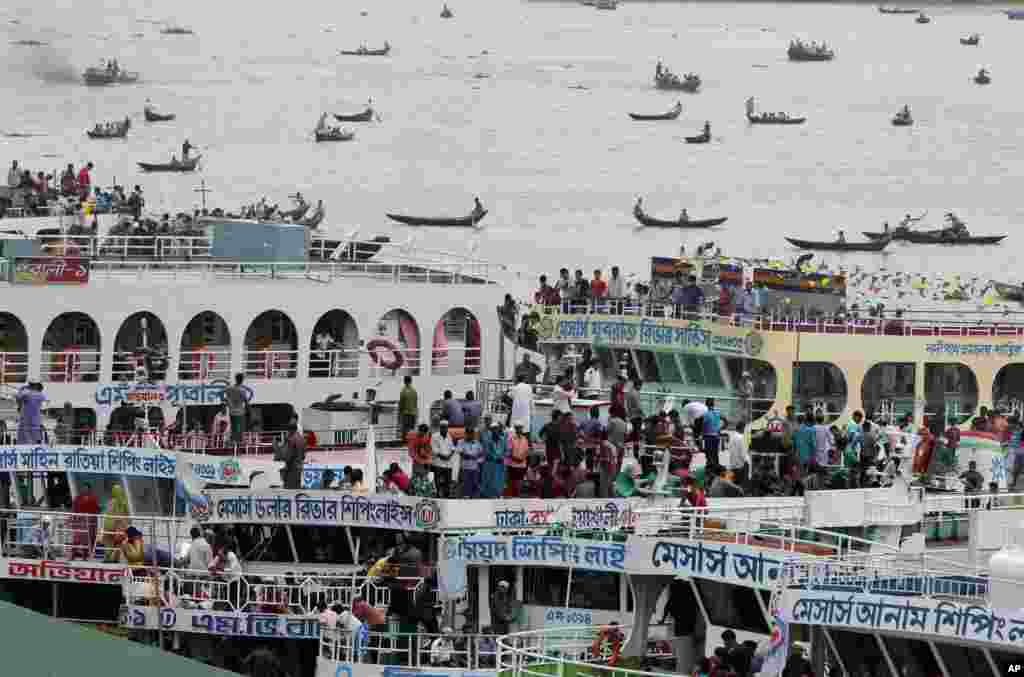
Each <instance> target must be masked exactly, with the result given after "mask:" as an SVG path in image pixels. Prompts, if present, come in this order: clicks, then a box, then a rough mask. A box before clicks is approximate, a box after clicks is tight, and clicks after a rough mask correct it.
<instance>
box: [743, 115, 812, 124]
mask: <svg viewBox="0 0 1024 677" xmlns="http://www.w3.org/2000/svg"><path fill="white" fill-rule="evenodd" d="M747 121H748V122H749V123H750V124H752V125H802V124H803V123H805V122H807V118H806V117H790V116H789V115H788V114H786V113H782V114H781V115H777V114H775V113H761V114H759V115H750V114H749V113H748V114H747Z"/></svg>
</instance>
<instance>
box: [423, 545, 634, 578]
mask: <svg viewBox="0 0 1024 677" xmlns="http://www.w3.org/2000/svg"><path fill="white" fill-rule="evenodd" d="M443 552H444V555H445V558H446V559H449V560H463V561H466V562H470V563H481V564H484V563H487V564H494V563H506V562H516V563H526V562H529V563H533V564H537V565H541V566H571V567H573V568H577V569H590V570H594V571H613V572H617V571H625V564H626V546H625V544H623V543H608V542H596V543H595V542H593V541H572V540H567V539H562V538H560V537H557V536H512V537H507V536H504V537H488V536H465V537H455V538H448V539H445V543H444V549H443Z"/></svg>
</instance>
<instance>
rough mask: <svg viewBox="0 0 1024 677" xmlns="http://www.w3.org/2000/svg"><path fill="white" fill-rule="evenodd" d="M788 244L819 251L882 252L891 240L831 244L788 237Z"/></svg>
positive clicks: (834, 242) (833, 242) (836, 242)
mask: <svg viewBox="0 0 1024 677" xmlns="http://www.w3.org/2000/svg"><path fill="white" fill-rule="evenodd" d="M786 242H788V243H790V244H791V245H793V246H794V247H799V248H800V249H819V250H822V251H839V252H880V251H882V250H883V249H885V248H886V247H887V246H888V245H889V242H891V239H890V238H885V239H882V240H874V241H871V242H840V241H837V240H833V241H831V242H815V241H814V240H801V239H799V238H795V237H787V238H786Z"/></svg>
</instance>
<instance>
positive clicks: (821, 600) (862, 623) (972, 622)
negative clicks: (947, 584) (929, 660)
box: [784, 592, 1024, 649]
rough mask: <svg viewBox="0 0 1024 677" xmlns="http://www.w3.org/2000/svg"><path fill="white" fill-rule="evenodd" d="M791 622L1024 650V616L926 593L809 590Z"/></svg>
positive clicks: (793, 608)
mask: <svg viewBox="0 0 1024 677" xmlns="http://www.w3.org/2000/svg"><path fill="white" fill-rule="evenodd" d="M784 615H785V616H787V620H789V621H791V622H793V623H808V624H814V625H819V624H820V625H845V626H850V627H853V628H863V629H871V630H881V631H893V632H918V633H924V634H929V635H942V636H946V637H953V638H957V639H964V640H974V641H984V642H996V643H1001V644H1008V645H1013V646H1015V647H1016V648H1018V649H1019V648H1024V618H1021V617H1020V616H1021V614H1019V613H1017V612H1015V611H1004V610H1000V609H992V608H989V607H982V606H977V605H973V604H957V603H954V602H948V601H940V602H938V603H937V604H936V603H934V602H933V601H932V600H928V599H926V598H923V597H910V598H907V597H896V596H887V595H868V594H842V593H835V592H804V593H802V594H800V596H799V597H798V598H797V599H796V600H795V601H793V603H792V605H787V608H786V609H785V610H784Z"/></svg>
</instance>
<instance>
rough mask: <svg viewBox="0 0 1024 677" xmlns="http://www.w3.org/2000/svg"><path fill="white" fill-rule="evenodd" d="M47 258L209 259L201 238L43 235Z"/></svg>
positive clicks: (207, 240) (207, 242)
mask: <svg viewBox="0 0 1024 677" xmlns="http://www.w3.org/2000/svg"><path fill="white" fill-rule="evenodd" d="M36 239H38V240H40V242H41V248H42V251H43V253H44V254H45V255H46V256H64V257H82V258H90V259H105V258H115V259H116V258H121V259H150V260H163V259H185V260H188V259H193V258H204V257H209V256H210V248H211V241H210V238H209V237H206V236H204V235H198V236H197V235H100V236H93V235H52V236H51V235H42V236H38V237H37V238H36Z"/></svg>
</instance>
